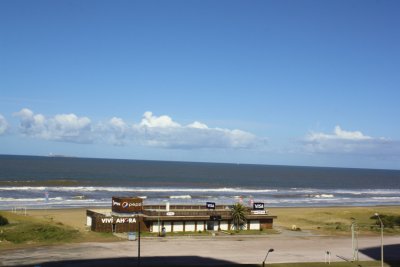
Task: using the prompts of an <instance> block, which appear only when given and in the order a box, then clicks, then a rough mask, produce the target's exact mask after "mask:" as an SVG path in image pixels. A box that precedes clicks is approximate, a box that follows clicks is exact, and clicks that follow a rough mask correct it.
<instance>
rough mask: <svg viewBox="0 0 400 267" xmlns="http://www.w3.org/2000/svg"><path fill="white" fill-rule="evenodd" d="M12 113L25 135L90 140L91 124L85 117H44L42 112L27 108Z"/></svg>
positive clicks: (64, 139) (79, 140)
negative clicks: (36, 112)
mask: <svg viewBox="0 0 400 267" xmlns="http://www.w3.org/2000/svg"><path fill="white" fill-rule="evenodd" d="M14 115H15V116H16V117H18V118H19V120H20V126H19V130H20V132H21V133H22V134H24V135H26V136H32V137H37V138H41V139H46V140H54V141H66V142H76V143H90V142H92V125H91V121H90V119H89V118H87V117H78V116H76V115H75V114H59V115H55V116H54V117H50V118H46V117H45V116H44V115H42V114H34V113H33V111H31V110H29V109H27V108H24V109H22V110H20V111H19V112H16V113H14Z"/></svg>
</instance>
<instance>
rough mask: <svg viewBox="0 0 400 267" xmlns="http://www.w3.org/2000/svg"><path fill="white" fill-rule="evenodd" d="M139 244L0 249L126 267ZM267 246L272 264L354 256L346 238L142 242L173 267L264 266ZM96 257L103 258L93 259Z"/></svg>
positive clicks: (369, 251) (11, 255)
mask: <svg viewBox="0 0 400 267" xmlns="http://www.w3.org/2000/svg"><path fill="white" fill-rule="evenodd" d="M358 243H359V249H360V253H359V258H360V260H372V259H374V258H375V259H380V238H379V237H376V236H374V237H365V238H360V239H359V242H358ZM137 246H138V242H136V241H124V242H114V243H81V244H68V245H64V246H54V247H46V248H43V247H42V248H30V249H20V250H13V251H8V252H7V253H2V254H3V255H1V257H0V265H2V266H18V265H31V266H32V265H34V264H40V265H42V266H62V265H64V266H71V265H74V266H76V265H77V264H76V263H81V264H80V265H81V266H94V265H100V264H99V262H103V263H108V264H106V265H110V264H113V263H114V262H118V259H119V263H120V266H124V264H122V262H129V263H130V264H131V263H133V262H136V256H137ZM385 246H386V247H385V258H387V259H392V260H398V261H400V253H398V252H399V251H400V237H399V236H397V237H385ZM269 248H274V250H275V251H274V252H272V253H270V255H269V256H268V262H275V263H278V262H315V261H319V262H321V261H322V262H323V261H324V258H325V253H326V251H330V252H331V255H332V256H331V259H332V261H342V260H341V259H339V258H338V257H337V256H336V255H339V256H343V257H346V258H351V257H352V251H351V239H350V238H343V237H321V236H314V237H303V236H298V237H282V236H259V237H249V236H248V237H231V236H227V237H224V236H216V237H177V238H173V237H167V238H146V239H142V240H141V256H142V257H143V262H144V263H154V262H160V261H161V262H163V263H169V264H172V265H173V264H181V265H189V264H195V263H197V264H198V263H201V264H214V265H215V264H221V263H229V262H231V263H241V264H243V263H247V264H260V263H261V262H262V260H263V259H264V257H265V254H266V251H267V250H268V249H269ZM396 251H397V253H396ZM92 259H97V260H98V259H102V260H101V261H97V262H95V261H94V260H92ZM75 260H76V261H75ZM78 260H79V261H80V262H78ZM51 262H53V263H52V264H51ZM82 262H83V263H84V264H83V263H82ZM143 262H142V263H143ZM45 263H47V264H45Z"/></svg>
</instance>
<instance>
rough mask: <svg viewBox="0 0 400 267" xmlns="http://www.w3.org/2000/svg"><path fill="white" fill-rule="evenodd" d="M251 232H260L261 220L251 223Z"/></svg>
mask: <svg viewBox="0 0 400 267" xmlns="http://www.w3.org/2000/svg"><path fill="white" fill-rule="evenodd" d="M250 230H260V221H259V220H252V221H250Z"/></svg>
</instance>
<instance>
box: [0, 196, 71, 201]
mask: <svg viewBox="0 0 400 267" xmlns="http://www.w3.org/2000/svg"><path fill="white" fill-rule="evenodd" d="M61 200H63V198H62V197H53V198H49V201H61ZM0 201H3V202H5V201H7V202H10V201H13V202H40V201H41V202H45V201H46V199H45V198H43V197H41V198H12V197H0Z"/></svg>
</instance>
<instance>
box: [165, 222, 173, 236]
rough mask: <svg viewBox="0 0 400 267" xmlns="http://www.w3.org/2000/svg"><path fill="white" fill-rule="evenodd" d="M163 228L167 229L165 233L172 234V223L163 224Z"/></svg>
mask: <svg viewBox="0 0 400 267" xmlns="http://www.w3.org/2000/svg"><path fill="white" fill-rule="evenodd" d="M163 227H165V231H166V232H167V233H169V232H172V224H171V222H163Z"/></svg>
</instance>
